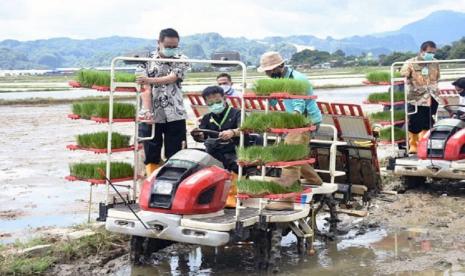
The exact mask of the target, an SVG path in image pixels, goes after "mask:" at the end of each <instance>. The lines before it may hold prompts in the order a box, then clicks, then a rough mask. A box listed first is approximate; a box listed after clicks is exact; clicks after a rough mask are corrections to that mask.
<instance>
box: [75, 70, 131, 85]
mask: <svg viewBox="0 0 465 276" xmlns="http://www.w3.org/2000/svg"><path fill="white" fill-rule="evenodd" d="M110 76H111V75H110V72H108V71H98V70H79V71H78V72H77V73H76V79H77V81H78V82H79V83H80V84H81V86H82V87H87V88H91V87H92V86H93V85H98V86H110V78H111V77H110ZM115 79H116V81H117V82H134V81H135V80H136V77H135V75H134V74H129V73H125V72H116V73H115Z"/></svg>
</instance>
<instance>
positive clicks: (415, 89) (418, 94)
mask: <svg viewBox="0 0 465 276" xmlns="http://www.w3.org/2000/svg"><path fill="white" fill-rule="evenodd" d="M435 53H436V44H435V43H434V42H433V41H426V42H423V43H422V44H421V47H420V53H419V54H418V56H416V57H414V58H411V59H409V60H407V61H406V63H405V64H404V66H403V67H402V69H401V71H400V73H401V75H402V76H403V77H406V78H407V83H406V85H408V88H409V89H408V95H407V100H408V111H409V113H413V112H414V111H415V105H416V106H417V112H416V113H414V114H411V115H409V116H408V119H409V122H408V130H409V133H408V136H409V146H410V147H409V153H416V152H417V143H418V141H419V140H421V138H422V137H423V136H424V135H425V134H426V132H427V131H428V130H429V129H430V128H431V126H432V124H433V123H434V120H433V118H432V116H434V115H435V113H436V111H437V108H438V102H437V101H436V100H440V97H439V96H438V92H439V90H438V81H439V78H440V72H439V64H438V63H414V62H415V61H432V60H435V59H434V54H435ZM432 95H433V96H434V97H432Z"/></svg>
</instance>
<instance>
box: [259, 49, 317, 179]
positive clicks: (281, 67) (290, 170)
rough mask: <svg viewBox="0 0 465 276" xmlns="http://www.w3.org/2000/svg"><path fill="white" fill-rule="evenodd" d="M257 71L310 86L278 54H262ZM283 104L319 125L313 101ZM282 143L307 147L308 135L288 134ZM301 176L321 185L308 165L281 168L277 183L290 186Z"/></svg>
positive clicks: (292, 100)
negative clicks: (301, 81) (302, 82)
mask: <svg viewBox="0 0 465 276" xmlns="http://www.w3.org/2000/svg"><path fill="white" fill-rule="evenodd" d="M258 71H259V72H265V74H266V75H267V76H269V77H271V78H286V79H296V80H303V81H306V82H308V83H309V84H310V82H309V81H308V78H307V76H305V75H304V74H302V73H300V72H298V71H296V70H294V69H292V68H290V67H288V66H286V65H285V64H284V59H283V58H282V57H281V55H280V54H279V53H278V52H266V53H264V54H263V55H262V56H261V58H260V67H259V68H258ZM309 87H310V88H309V89H308V91H307V95H313V88H312V86H311V85H310V86H309ZM283 102H284V106H285V108H286V111H287V112H289V113H298V114H303V115H306V116H308V117H309V118H310V120H311V122H312V124H313V125H315V126H317V127H318V126H319V124H320V123H321V120H322V115H321V112H320V109H319V108H318V106H317V104H316V102H315V101H314V100H303V99H286V100H284V101H283ZM272 104H273V103H272ZM284 143H286V144H305V145H308V144H309V143H310V133H309V132H303V133H290V134H288V135H287V136H286V138H285V140H284ZM301 176H302V177H303V178H305V179H306V180H307V181H308V182H309V183H310V184H313V185H321V184H322V183H323V181H322V180H321V178H320V176H319V175H318V174H317V173H316V172H315V170H314V169H313V167H312V166H310V165H309V164H306V165H302V166H295V167H286V168H283V170H282V173H281V178H280V181H279V182H280V184H281V185H283V186H290V185H292V184H293V183H295V181H297V180H300V177H301Z"/></svg>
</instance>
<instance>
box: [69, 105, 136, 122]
mask: <svg viewBox="0 0 465 276" xmlns="http://www.w3.org/2000/svg"><path fill="white" fill-rule="evenodd" d="M71 110H72V112H73V114H76V115H79V116H81V118H82V119H90V117H92V116H94V117H101V118H108V114H109V112H110V104H109V103H105V102H83V103H73V105H72V108H71ZM135 115H136V106H135V105H134V104H130V103H117V102H114V103H113V118H114V119H125V118H134V117H135Z"/></svg>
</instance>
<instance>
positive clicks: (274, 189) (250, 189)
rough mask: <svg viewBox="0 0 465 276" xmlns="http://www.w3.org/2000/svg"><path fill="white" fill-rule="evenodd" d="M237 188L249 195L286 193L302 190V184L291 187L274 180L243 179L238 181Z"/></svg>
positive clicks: (297, 183)
mask: <svg viewBox="0 0 465 276" xmlns="http://www.w3.org/2000/svg"><path fill="white" fill-rule="evenodd" d="M237 190H238V192H239V193H245V194H249V195H266V194H285V193H293V192H301V191H302V186H301V185H300V183H299V182H296V183H294V184H293V185H291V186H289V187H284V186H282V185H279V183H276V182H273V181H263V180H252V179H241V180H238V181H237Z"/></svg>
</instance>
